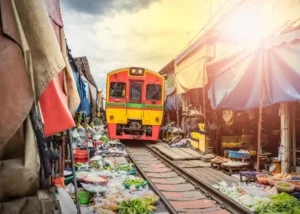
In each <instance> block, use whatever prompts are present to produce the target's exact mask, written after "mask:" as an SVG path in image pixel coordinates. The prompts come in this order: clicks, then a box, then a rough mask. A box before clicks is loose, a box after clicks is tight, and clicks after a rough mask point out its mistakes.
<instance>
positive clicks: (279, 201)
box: [255, 193, 300, 214]
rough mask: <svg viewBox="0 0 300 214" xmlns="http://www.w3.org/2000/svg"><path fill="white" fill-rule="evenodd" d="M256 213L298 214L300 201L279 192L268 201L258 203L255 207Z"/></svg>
mask: <svg viewBox="0 0 300 214" xmlns="http://www.w3.org/2000/svg"><path fill="white" fill-rule="evenodd" d="M255 213H258V214H275V213H283V214H284V213H286V214H299V213H300V202H299V201H298V200H297V199H296V198H294V197H293V196H290V195H288V194H286V193H281V194H278V195H275V196H272V197H271V202H270V203H265V204H260V205H259V206H257V208H256V209H255Z"/></svg>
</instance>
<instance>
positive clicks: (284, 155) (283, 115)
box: [280, 103, 290, 173]
mask: <svg viewBox="0 0 300 214" xmlns="http://www.w3.org/2000/svg"><path fill="white" fill-rule="evenodd" d="M280 119H281V143H280V150H281V154H280V155H281V172H283V173H287V172H288V171H289V155H290V146H289V140H290V138H289V125H290V124H289V109H288V103H280Z"/></svg>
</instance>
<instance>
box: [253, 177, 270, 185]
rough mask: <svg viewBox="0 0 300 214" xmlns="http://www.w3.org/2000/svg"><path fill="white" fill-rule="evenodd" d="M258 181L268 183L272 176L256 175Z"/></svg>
mask: <svg viewBox="0 0 300 214" xmlns="http://www.w3.org/2000/svg"><path fill="white" fill-rule="evenodd" d="M256 178H257V181H258V182H259V183H261V184H268V183H269V181H268V179H269V178H270V176H268V175H256Z"/></svg>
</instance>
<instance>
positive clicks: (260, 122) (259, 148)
mask: <svg viewBox="0 0 300 214" xmlns="http://www.w3.org/2000/svg"><path fill="white" fill-rule="evenodd" d="M262 108H263V107H262V96H261V97H260V104H259V110H258V126H257V167H256V171H257V172H259V168H260V150H261V128H262Z"/></svg>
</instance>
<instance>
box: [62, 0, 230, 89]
mask: <svg viewBox="0 0 300 214" xmlns="http://www.w3.org/2000/svg"><path fill="white" fill-rule="evenodd" d="M223 1H224V0H223ZM60 4H61V10H62V16H63V20H64V25H65V34H66V38H67V43H68V45H69V47H70V49H71V53H72V55H73V57H79V56H87V58H88V61H89V65H90V68H91V72H92V75H93V77H94V79H95V81H96V83H97V85H98V89H100V90H101V89H105V81H106V74H107V73H108V72H110V71H113V70H116V69H119V68H123V67H131V66H135V67H144V68H147V69H150V70H153V71H159V70H160V69H161V68H162V67H164V66H165V65H166V64H167V63H168V62H169V61H171V60H172V59H173V58H174V57H175V56H176V55H177V54H179V52H180V51H182V50H183V49H184V48H185V47H186V46H187V45H188V43H189V41H190V40H191V39H192V38H193V37H194V36H195V35H196V34H197V32H198V31H199V30H200V29H201V28H202V27H203V26H204V25H205V23H206V22H207V21H208V20H209V18H210V16H211V15H212V14H214V13H215V12H216V11H217V10H218V9H219V8H220V5H221V4H222V0H60Z"/></svg>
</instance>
